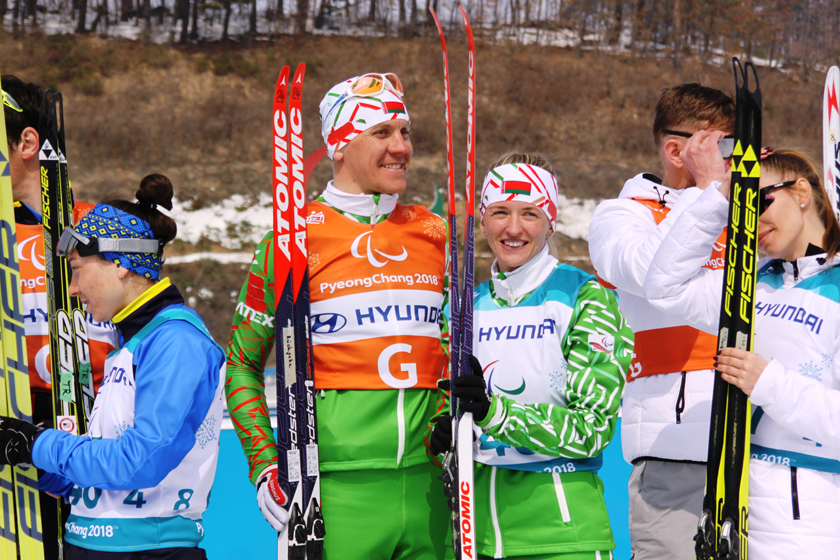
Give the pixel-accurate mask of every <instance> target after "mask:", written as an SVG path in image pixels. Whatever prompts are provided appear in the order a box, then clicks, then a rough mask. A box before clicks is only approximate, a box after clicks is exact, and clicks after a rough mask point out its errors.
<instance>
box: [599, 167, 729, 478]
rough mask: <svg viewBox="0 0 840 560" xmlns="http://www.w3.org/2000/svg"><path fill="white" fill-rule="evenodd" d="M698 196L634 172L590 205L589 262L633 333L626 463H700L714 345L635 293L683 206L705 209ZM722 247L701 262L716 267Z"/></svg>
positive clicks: (705, 445) (625, 424) (625, 414)
mask: <svg viewBox="0 0 840 560" xmlns="http://www.w3.org/2000/svg"><path fill="white" fill-rule="evenodd" d="M702 194H703V191H700V190H699V189H696V188H689V189H685V190H678V189H671V188H668V187H664V186H662V185H661V184H659V183H658V179H657V178H656V177H654V176H653V175H650V174H640V175H637V176H636V177H633V178H632V179H630V180H629V181H627V183H625V185H624V188H623V189H622V191H621V194H619V196H618V198H616V199H612V200H607V201H604V202H602V203H601V204H599V205H598V207H597V208H596V210H595V213H594V214H593V216H592V222H591V224H590V226H589V252H590V256H591V258H592V264H593V266H594V267H595V270H596V271H597V272H598V275H599V277H600V278H601V279H602V280H603V281H606V282H608V283H609V284H612V285H613V286H615V287H616V289H617V291H618V294H619V307H620V309H621V312H622V314H623V315H624V316H625V317H626V318H627V321H628V323H629V324H630V326H631V327H632V328H633V331H634V332H635V334H636V349H637V357H636V358H634V362H633V364H632V365H631V368H630V371H629V372H628V381H630V382H629V383H628V384H627V385H626V386H625V389H624V397H623V402H622V428H621V432H622V433H621V443H622V450H623V452H624V458H625V460H627V461H629V462H632V461H635V460H636V459H640V458H656V459H666V460H674V461H694V462H705V461H706V456H707V453H708V440H709V416H710V412H711V410H710V407H711V398H712V386H713V381H714V370H713V369H711V367H712V361H713V358H714V348H710V347H709V346H708V343H709V341H710V339H709V338H708V335H705V334H702V333H700V332H699V331H696V330H694V329H692V328H690V327H688V323H687V322H686V321H684V320H682V319H680V318H678V317H673V316H670V315H667V314H665V313H662V312H660V311H657V310H656V309H654V308H653V307H652V306H651V305H650V303H649V302H648V300H647V299H646V298H645V297H644V293H643V285H644V280H645V276H646V275H647V272H648V267H649V266H650V264H651V261H652V260H653V257H654V255H655V254H656V251H657V250H658V249H659V246H660V245H661V243H662V241H663V239H664V238H665V236H666V235H667V233H668V232H669V231H670V229H671V227H672V226H673V224H674V223H675V221H676V220H677V219H678V218H679V217H680V216H681V215H682V214H683V213H686V212H690V213H692V214H694V213H700V215H702V214H703V213H705V212H707V211H708V210H707V209H706V208H705V206H704V205H707V204H709V201H708V200H706V198H708V197H701V195H702ZM651 203H654V204H651ZM657 206H659V207H661V210H658V209H657ZM657 212H661V214H662V215H660V216H655V214H656V213H657ZM723 239H725V238H723ZM724 248H725V247H724V246H722V245H721V244H720V243H718V246H716V247H715V251H713V253H712V254H711V255H710V258H709V260H708V261H707V262H706V263H705V268H710V269H717V268H722V267H723V260H722V259H721V258H720V257H719V256H717V255H722V251H723V250H724ZM698 272H699V271H698ZM704 337H705V338H704ZM700 340H702V344H700V343H699V342H698V341H700ZM640 342H641V344H640ZM693 345H694V346H697V347H696V348H695V347H694V346H693ZM701 347H702V348H701ZM644 348H647V351H644ZM685 352H688V354H685ZM641 353H643V354H644V355H643V357H642V356H640V354H641ZM675 356H677V357H679V356H683V358H685V359H683V358H679V359H683V362H682V364H683V365H682V367H680V365H679V364H680V362H679V360H677V361H676V362H675V360H674V358H675ZM666 367H667V368H672V369H663V368H666ZM646 369H647V370H648V371H647V372H646V371H645V370H646ZM683 372H687V373H685V374H684V373H683ZM651 373H653V375H651Z"/></svg>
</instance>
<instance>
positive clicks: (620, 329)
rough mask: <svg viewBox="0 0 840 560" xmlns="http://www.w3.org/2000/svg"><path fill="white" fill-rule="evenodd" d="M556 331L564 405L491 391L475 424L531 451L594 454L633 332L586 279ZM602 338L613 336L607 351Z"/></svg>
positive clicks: (607, 430)
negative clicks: (561, 359)
mask: <svg viewBox="0 0 840 560" xmlns="http://www.w3.org/2000/svg"><path fill="white" fill-rule="evenodd" d="M557 335H558V336H560V337H562V339H561V341H560V343H561V345H562V352H563V356H564V358H565V361H566V363H567V364H566V366H565V367H567V371H566V376H565V385H564V387H563V391H562V393H563V396H564V397H565V407H563V406H558V405H556V404H522V403H519V402H516V401H515V400H513V399H512V398H508V397H506V396H503V395H499V394H497V393H494V394H493V395H492V403H491V406H490V410H489V412H488V414H487V416H486V418H485V419H484V420H483V421H482V422H478V423H477V425H478V426H479V427H480V428H481V429H482V431H483V432H484V434H486V435H487V436H490V437H492V438H493V439H494V440H496V441H498V442H502V443H506V444H508V445H511V446H514V447H525V448H527V449H529V450H530V451H532V452H534V453H539V454H542V455H548V456H553V457H569V458H573V459H585V458H589V457H595V456H597V455H599V454H600V453H601V452H602V451H603V450H604V448H605V447H606V446H607V444H608V443H609V442H610V440H611V439H612V436H613V433H614V431H615V424H616V418H617V413H618V408H619V405H620V402H621V392H622V388H623V386H624V375H625V372H626V371H627V367H628V366H629V364H630V360H631V357H632V354H633V331H632V330H631V329H630V327H629V326H628V325H627V322H626V321H625V320H624V317H623V316H622V315H621V313H620V312H619V310H618V301H617V298H616V296H615V294H614V293H613V292H612V291H611V290H607V289H605V288H603V287H602V286H600V285H599V284H598V283H597V281H595V280H589V281H587V282H585V283H584V284H583V285H582V286H581V288H580V290H579V292H578V295H577V299H576V300H575V303H574V309H573V312H572V317H571V320H570V321H569V327H568V328H567V329H566V332H565V333H557ZM605 337H606V338H607V340H610V342H612V341H614V347H613V348H612V349H611V351H605V348H604V345H603V340H604V338H605ZM606 350H609V348H606ZM546 375H549V372H546Z"/></svg>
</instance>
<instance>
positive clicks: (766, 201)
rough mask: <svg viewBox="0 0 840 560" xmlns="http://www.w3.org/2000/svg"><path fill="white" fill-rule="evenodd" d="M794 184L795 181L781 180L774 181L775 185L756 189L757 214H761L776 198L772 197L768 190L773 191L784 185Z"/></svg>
mask: <svg viewBox="0 0 840 560" xmlns="http://www.w3.org/2000/svg"><path fill="white" fill-rule="evenodd" d="M794 184H796V181H782V182H781V183H776V184H775V185H769V186H767V187H764V188H763V189H761V190H759V191H758V215H759V216H761V215H762V214H764V211H765V210H767V208H769V207H770V205H771V204H773V201H774V200H776V199H775V198H773V195H771V194H770V192H772V191H775V190H776V189H783V188H785V187H789V186H791V185H794Z"/></svg>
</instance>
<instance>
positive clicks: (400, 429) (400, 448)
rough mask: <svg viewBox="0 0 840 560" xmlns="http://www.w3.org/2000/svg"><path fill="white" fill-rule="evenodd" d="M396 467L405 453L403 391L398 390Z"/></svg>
mask: <svg viewBox="0 0 840 560" xmlns="http://www.w3.org/2000/svg"><path fill="white" fill-rule="evenodd" d="M397 439H398V440H399V441H397V467H399V466H400V461H402V456H403V453H404V452H405V389H399V394H398V395H397Z"/></svg>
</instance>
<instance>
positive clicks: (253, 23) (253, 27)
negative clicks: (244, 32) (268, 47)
mask: <svg viewBox="0 0 840 560" xmlns="http://www.w3.org/2000/svg"><path fill="white" fill-rule="evenodd" d="M248 31H249V32H250V33H251V35H256V34H257V0H251V13H250V14H249V19H248Z"/></svg>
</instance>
